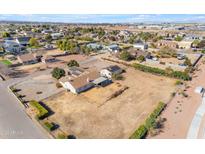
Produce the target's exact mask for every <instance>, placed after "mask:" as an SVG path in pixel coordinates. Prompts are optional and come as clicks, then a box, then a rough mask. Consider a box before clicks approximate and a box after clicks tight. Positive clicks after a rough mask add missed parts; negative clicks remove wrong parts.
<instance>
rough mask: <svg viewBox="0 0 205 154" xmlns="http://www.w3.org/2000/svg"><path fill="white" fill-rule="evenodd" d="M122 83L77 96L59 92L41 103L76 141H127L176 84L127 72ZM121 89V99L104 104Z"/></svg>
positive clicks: (52, 118) (157, 77)
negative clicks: (102, 139)
mask: <svg viewBox="0 0 205 154" xmlns="http://www.w3.org/2000/svg"><path fill="white" fill-rule="evenodd" d="M123 76H124V77H125V79H124V80H123V81H117V83H116V82H115V83H113V84H111V85H109V86H107V87H101V88H97V89H96V88H94V89H92V90H90V91H87V92H84V93H82V94H79V95H74V94H72V93H70V92H62V93H59V94H58V95H55V96H53V97H50V98H47V99H45V100H43V102H44V103H45V104H46V105H47V106H48V107H49V108H51V110H52V111H54V114H53V115H51V116H50V117H49V118H50V120H51V121H53V122H56V123H58V124H59V125H60V128H61V129H62V130H63V131H64V132H66V133H68V134H72V135H75V136H76V137H77V138H129V136H130V135H131V134H132V133H133V132H134V131H135V129H136V128H137V127H138V126H139V125H140V124H141V123H142V122H144V120H145V119H146V118H147V116H148V115H149V114H150V112H152V111H153V109H154V108H155V106H156V105H157V104H158V102H159V101H164V102H167V101H169V99H170V96H171V93H172V92H173V91H175V85H174V83H175V80H174V79H170V78H164V77H160V76H154V75H151V74H147V73H144V72H140V71H137V70H134V69H132V68H127V69H126V73H124V74H123ZM123 86H127V87H129V88H128V89H127V90H125V91H124V92H123V93H122V94H121V95H119V96H117V97H115V98H113V99H111V100H109V101H106V98H108V97H109V96H110V95H112V94H113V93H115V92H116V91H118V90H119V89H120V88H122V87H123Z"/></svg>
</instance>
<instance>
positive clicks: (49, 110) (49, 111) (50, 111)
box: [39, 101, 55, 117]
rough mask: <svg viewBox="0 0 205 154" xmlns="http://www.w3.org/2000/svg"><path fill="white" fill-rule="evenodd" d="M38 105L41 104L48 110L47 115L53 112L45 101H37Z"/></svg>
mask: <svg viewBox="0 0 205 154" xmlns="http://www.w3.org/2000/svg"><path fill="white" fill-rule="evenodd" d="M39 104H40V105H42V106H43V107H44V108H45V109H46V110H47V111H48V115H47V117H49V116H51V115H53V114H54V113H55V112H54V111H53V110H51V108H50V107H48V106H47V105H46V104H45V103H43V102H42V101H40V102H39Z"/></svg>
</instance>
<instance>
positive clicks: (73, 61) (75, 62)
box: [67, 60, 80, 67]
mask: <svg viewBox="0 0 205 154" xmlns="http://www.w3.org/2000/svg"><path fill="white" fill-rule="evenodd" d="M67 66H68V67H72V66H77V67H79V66H80V65H79V64H78V62H77V61H76V60H70V61H69V62H68V63H67Z"/></svg>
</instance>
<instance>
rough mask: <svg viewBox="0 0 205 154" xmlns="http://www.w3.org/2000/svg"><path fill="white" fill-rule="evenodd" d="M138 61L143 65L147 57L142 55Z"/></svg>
mask: <svg viewBox="0 0 205 154" xmlns="http://www.w3.org/2000/svg"><path fill="white" fill-rule="evenodd" d="M137 60H138V61H139V62H140V63H141V62H143V61H145V57H144V56H143V55H140V56H139V57H137Z"/></svg>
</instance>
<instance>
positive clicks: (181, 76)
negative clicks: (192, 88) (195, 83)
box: [133, 63, 191, 81]
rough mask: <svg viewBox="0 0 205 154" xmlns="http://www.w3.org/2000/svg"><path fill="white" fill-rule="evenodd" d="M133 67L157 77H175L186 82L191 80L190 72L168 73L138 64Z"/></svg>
mask: <svg viewBox="0 0 205 154" xmlns="http://www.w3.org/2000/svg"><path fill="white" fill-rule="evenodd" d="M133 67H134V68H135V69H138V70H140V71H143V72H149V73H153V74H157V75H163V76H168V77H173V78H177V79H182V80H186V81H187V80H191V77H190V76H189V74H188V72H180V71H172V72H171V71H170V72H168V71H167V70H163V69H160V68H156V67H150V66H145V65H142V64H137V63H134V64H133Z"/></svg>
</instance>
